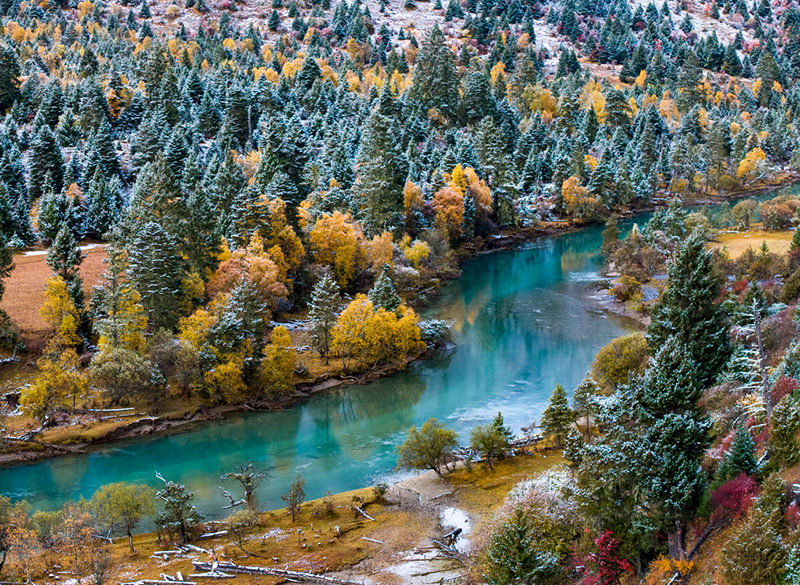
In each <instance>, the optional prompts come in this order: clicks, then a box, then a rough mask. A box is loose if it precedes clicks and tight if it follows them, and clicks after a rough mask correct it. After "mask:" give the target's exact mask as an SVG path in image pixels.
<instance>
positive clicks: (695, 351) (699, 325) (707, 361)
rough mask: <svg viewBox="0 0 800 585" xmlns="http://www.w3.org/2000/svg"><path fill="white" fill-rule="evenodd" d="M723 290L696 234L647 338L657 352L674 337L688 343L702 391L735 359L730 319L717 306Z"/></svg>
mask: <svg viewBox="0 0 800 585" xmlns="http://www.w3.org/2000/svg"><path fill="white" fill-rule="evenodd" d="M721 286H722V282H721V279H720V277H719V275H718V274H717V273H716V272H715V270H714V267H713V260H712V254H711V252H710V251H708V250H706V248H705V240H704V238H703V236H702V235H701V234H699V233H693V234H692V235H691V236H689V238H687V239H686V240H685V241H684V242H683V244H682V245H681V246H680V248H679V249H678V250H677V252H676V253H675V257H674V258H673V260H672V262H671V263H670V266H669V280H668V286H667V290H666V291H665V292H664V293H663V295H662V296H661V298H660V299H659V301H658V303H657V304H656V306H655V308H654V310H653V320H652V323H651V325H650V327H649V329H648V333H647V337H648V342H649V343H650V346H651V347H652V348H653V349H654V350H658V348H660V347H662V346H663V345H664V343H665V341H666V340H667V339H668V338H670V337H673V336H674V337H676V338H677V339H679V340H680V341H681V342H682V343H684V344H686V347H687V350H688V351H689V359H691V360H692V361H693V362H694V363H696V364H697V366H698V375H699V380H698V382H699V383H700V385H701V386H703V387H705V386H707V385H708V384H710V383H711V382H713V380H714V378H715V377H716V375H717V374H718V373H719V372H720V371H721V369H722V367H723V366H724V365H725V363H726V362H727V361H728V357H729V356H730V354H731V348H730V342H729V340H728V332H727V323H726V316H725V313H724V311H723V309H722V307H720V305H719V304H718V303H717V302H716V299H717V295H718V294H719V291H720V288H721Z"/></svg>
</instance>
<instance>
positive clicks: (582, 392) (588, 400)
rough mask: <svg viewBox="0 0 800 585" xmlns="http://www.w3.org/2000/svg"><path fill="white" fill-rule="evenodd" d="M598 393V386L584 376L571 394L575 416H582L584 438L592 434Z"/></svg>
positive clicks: (588, 437)
mask: <svg viewBox="0 0 800 585" xmlns="http://www.w3.org/2000/svg"><path fill="white" fill-rule="evenodd" d="M599 395H600V387H599V386H598V385H597V382H595V381H594V380H592V379H591V378H588V377H587V378H584V379H583V381H581V383H580V384H578V386H577V387H576V388H575V392H574V393H573V395H572V410H573V412H574V413H575V416H576V417H578V418H583V420H584V429H583V433H584V436H585V437H586V439H587V440H588V439H590V438H591V436H592V417H593V416H594V415H595V414H596V412H597V406H596V405H595V399H596V398H597V397H598V396H599Z"/></svg>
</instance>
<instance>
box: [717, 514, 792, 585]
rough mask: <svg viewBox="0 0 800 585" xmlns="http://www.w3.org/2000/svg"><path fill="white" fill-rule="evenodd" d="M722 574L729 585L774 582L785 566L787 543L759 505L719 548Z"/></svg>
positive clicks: (764, 584)
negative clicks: (785, 543)
mask: <svg viewBox="0 0 800 585" xmlns="http://www.w3.org/2000/svg"><path fill="white" fill-rule="evenodd" d="M720 556H721V558H722V574H723V576H724V577H725V579H726V581H727V582H728V583H730V584H731V585H773V584H775V583H780V582H781V577H782V576H783V574H784V572H785V569H786V546H785V545H784V544H783V539H782V538H781V535H780V533H779V532H778V531H777V530H776V529H775V528H774V527H773V525H772V523H771V522H769V521H768V518H767V516H766V514H765V513H764V512H763V511H761V510H760V509H759V508H758V506H756V507H754V509H753V510H752V511H751V512H750V516H749V518H748V519H747V521H745V522H743V523H741V524H740V525H739V526H738V527H737V528H735V529H734V532H733V534H731V536H730V538H729V539H728V541H727V542H726V543H725V545H724V546H723V547H722V551H721V553H720Z"/></svg>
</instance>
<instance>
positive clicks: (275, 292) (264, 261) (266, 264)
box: [208, 233, 288, 309]
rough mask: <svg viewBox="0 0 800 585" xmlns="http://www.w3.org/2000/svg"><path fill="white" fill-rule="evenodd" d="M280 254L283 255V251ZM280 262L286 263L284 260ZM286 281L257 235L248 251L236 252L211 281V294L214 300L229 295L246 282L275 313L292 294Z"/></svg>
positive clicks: (240, 249)
mask: <svg viewBox="0 0 800 585" xmlns="http://www.w3.org/2000/svg"><path fill="white" fill-rule="evenodd" d="M277 250H278V251H279V252H280V251H281V249H280V248H278V249H277ZM280 261H281V262H285V259H284V257H281V259H280ZM285 277H286V275H285V273H282V271H281V267H279V266H278V263H277V262H275V260H274V259H273V257H272V255H271V254H270V253H269V252H267V251H266V250H265V249H264V242H263V240H262V239H261V236H260V235H259V234H257V233H256V234H253V236H252V237H251V238H250V243H249V244H248V245H247V247H246V248H239V249H237V250H235V251H234V252H232V253H231V256H230V258H228V259H227V260H225V261H224V262H222V263H221V264H220V265H219V268H217V270H216V272H215V273H214V274H213V275H212V276H211V278H210V279H209V281H208V292H209V294H210V295H211V296H214V297H215V296H217V295H220V294H223V293H228V292H230V291H232V290H233V289H234V287H236V286H237V285H238V284H239V283H241V282H242V280H243V279H245V280H247V281H249V282H250V283H252V284H253V285H255V288H256V289H257V290H258V293H259V296H260V298H261V301H262V302H263V303H264V305H265V306H266V308H268V309H275V308H276V307H277V305H278V302H279V301H280V300H281V299H283V298H285V297H286V295H287V294H288V291H287V290H286V285H285V284H284V283H283V280H284V279H285Z"/></svg>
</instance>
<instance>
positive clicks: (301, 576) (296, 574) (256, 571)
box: [192, 561, 363, 585]
mask: <svg viewBox="0 0 800 585" xmlns="http://www.w3.org/2000/svg"><path fill="white" fill-rule="evenodd" d="M192 565H193V566H194V568H195V570H199V571H207V572H213V571H215V570H216V571H224V572H226V573H241V574H245V575H268V576H270V577H283V578H284V579H297V580H300V581H310V582H312V583H331V584H333V585H363V583H359V582H357V581H348V580H347V579H340V578H338V577H328V576H327V575H320V574H317V573H306V572H303V571H289V570H288V569H276V568H272V567H248V566H246V565H237V564H236V563H230V562H224V563H216V562H215V563H204V562H199V561H192Z"/></svg>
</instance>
